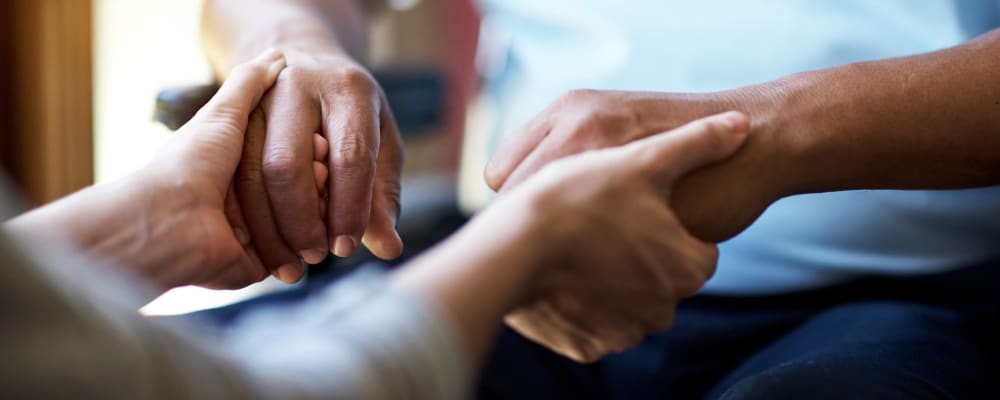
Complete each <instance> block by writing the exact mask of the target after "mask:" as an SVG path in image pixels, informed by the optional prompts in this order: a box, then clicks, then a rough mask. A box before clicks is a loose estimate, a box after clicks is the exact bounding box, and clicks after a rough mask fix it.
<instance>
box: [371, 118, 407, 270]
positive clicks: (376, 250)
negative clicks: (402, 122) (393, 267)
mask: <svg viewBox="0 0 1000 400" xmlns="http://www.w3.org/2000/svg"><path fill="white" fill-rule="evenodd" d="M385 106H386V107H388V105H387V104H385ZM380 119H381V124H382V137H383V138H384V139H383V141H382V143H381V145H380V146H379V154H378V160H377V161H376V166H375V182H374V186H373V187H372V209H371V214H370V216H369V220H368V229H367V230H366V231H365V235H364V237H362V242H364V244H365V247H368V249H369V250H371V252H372V254H374V255H375V256H376V257H379V258H382V259H385V260H389V259H393V258H396V257H399V256H400V255H401V254H402V253H403V240H402V239H400V237H399V234H398V233H397V232H396V222H397V221H398V219H399V210H400V182H399V179H400V175H401V174H402V167H403V151H402V138H400V135H399V130H398V129H397V128H396V121H395V120H394V118H393V117H392V113H391V112H389V110H388V108H386V109H385V111H384V112H383V113H382V115H381V118H380Z"/></svg>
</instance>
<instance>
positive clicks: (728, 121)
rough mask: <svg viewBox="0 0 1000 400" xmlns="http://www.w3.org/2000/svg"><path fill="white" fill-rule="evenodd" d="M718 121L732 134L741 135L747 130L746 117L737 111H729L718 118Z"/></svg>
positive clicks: (747, 122)
mask: <svg viewBox="0 0 1000 400" xmlns="http://www.w3.org/2000/svg"><path fill="white" fill-rule="evenodd" d="M719 120H720V121H722V123H723V124H725V125H726V127H727V128H729V130H730V131H731V132H733V133H743V132H746V131H747V130H749V127H748V125H749V121H748V120H747V116H746V115H744V114H743V113H741V112H739V111H730V112H727V113H725V114H722V115H720V116H719Z"/></svg>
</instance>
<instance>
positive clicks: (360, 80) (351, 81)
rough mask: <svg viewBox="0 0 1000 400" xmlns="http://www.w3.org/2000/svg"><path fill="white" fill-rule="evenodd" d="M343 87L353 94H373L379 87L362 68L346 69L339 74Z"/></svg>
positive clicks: (338, 77)
mask: <svg viewBox="0 0 1000 400" xmlns="http://www.w3.org/2000/svg"><path fill="white" fill-rule="evenodd" d="M337 79H338V80H339V81H340V83H341V85H342V86H343V87H344V88H345V89H347V90H349V91H352V92H363V93H373V92H375V91H376V90H377V88H378V85H376V84H375V79H374V78H372V76H371V75H370V74H368V72H367V71H365V70H363V69H360V68H344V69H343V70H341V71H340V72H339V73H338V74H337Z"/></svg>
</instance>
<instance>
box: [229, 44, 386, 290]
mask: <svg viewBox="0 0 1000 400" xmlns="http://www.w3.org/2000/svg"><path fill="white" fill-rule="evenodd" d="M286 54H287V58H288V68H286V69H285V70H284V71H282V73H281V74H280V75H279V76H278V79H277V82H276V83H275V86H274V88H273V89H272V90H271V91H270V92H269V93H268V94H267V96H265V98H264V101H263V103H262V106H261V109H262V111H263V117H262V120H261V124H260V125H259V126H252V129H251V131H250V132H249V135H250V136H249V140H248V142H247V146H246V149H245V152H244V157H243V162H242V163H241V165H240V168H239V172H238V177H237V182H238V184H237V187H236V194H237V197H238V198H239V202H240V204H241V205H242V206H243V208H244V211H246V217H247V225H248V227H249V230H250V236H251V237H252V241H253V243H254V247H255V249H256V253H257V254H259V255H260V257H261V261H262V262H263V264H264V265H265V266H267V267H268V268H271V269H273V270H274V271H275V275H276V276H277V277H278V278H279V279H282V280H284V281H286V282H294V281H297V280H299V279H300V278H301V277H302V275H303V273H304V269H303V267H302V263H301V259H304V260H306V261H308V262H313V263H315V262H319V261H320V260H322V259H323V257H325V256H326V255H327V254H328V253H329V252H330V251H331V250H332V251H333V252H334V253H335V254H337V255H338V256H342V257H344V256H347V255H350V254H351V253H352V252H354V250H355V249H357V247H358V246H359V245H360V244H361V242H362V241H363V242H364V243H365V245H366V246H367V247H368V248H369V249H371V250H372V252H373V253H374V254H375V255H376V256H379V257H382V258H387V259H388V258H394V257H397V256H399V254H400V253H401V252H402V242H401V240H400V239H399V236H398V235H397V233H396V231H395V224H396V219H397V217H398V215H399V175H400V169H401V166H402V156H403V154H402V148H401V139H400V137H399V132H398V130H397V128H396V124H395V121H394V119H393V116H392V112H391V111H390V110H389V107H388V103H387V102H386V100H385V96H384V95H383V93H382V90H381V88H379V86H378V84H377V83H375V81H374V80H373V79H372V77H371V75H369V74H368V73H367V72H366V71H365V70H364V69H363V68H362V67H360V66H359V65H357V64H356V63H355V62H354V61H352V60H350V59H348V58H346V57H344V56H335V55H317V54H303V53H299V52H296V51H291V50H290V51H289V52H287V53H286ZM317 177H318V178H319V179H320V181H319V182H317V181H316V179H317ZM317 186H318V187H319V188H320V190H319V191H317Z"/></svg>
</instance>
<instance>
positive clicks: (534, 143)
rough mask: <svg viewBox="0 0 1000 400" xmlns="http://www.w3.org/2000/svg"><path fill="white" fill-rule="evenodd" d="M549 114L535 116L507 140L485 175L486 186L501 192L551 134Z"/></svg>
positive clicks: (488, 164) (495, 155) (497, 152)
mask: <svg viewBox="0 0 1000 400" xmlns="http://www.w3.org/2000/svg"><path fill="white" fill-rule="evenodd" d="M549 114H550V113H549V112H542V113H541V114H539V115H537V116H535V118H533V119H532V120H531V121H529V122H528V123H527V124H525V126H524V127H523V128H521V129H519V130H517V131H516V132H515V133H514V134H513V135H512V136H511V137H510V138H509V139H507V140H505V141H504V143H503V144H502V145H501V146H500V148H499V149H497V151H496V153H494V154H493V157H491V158H490V161H489V162H488V163H487V164H486V170H485V171H484V173H483V176H484V178H485V179H486V184H487V185H489V186H490V188H492V189H493V190H494V191H500V188H502V187H503V186H504V185H506V182H507V180H508V178H509V177H510V175H511V174H512V173H513V172H514V170H516V169H517V168H518V166H520V165H521V163H522V161H524V159H525V158H526V157H528V155H529V154H531V153H532V152H533V151H534V150H535V149H536V148H537V147H538V144H539V143H542V140H543V139H545V138H546V137H547V136H548V135H549V133H550V132H551V124H550V123H549Z"/></svg>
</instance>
